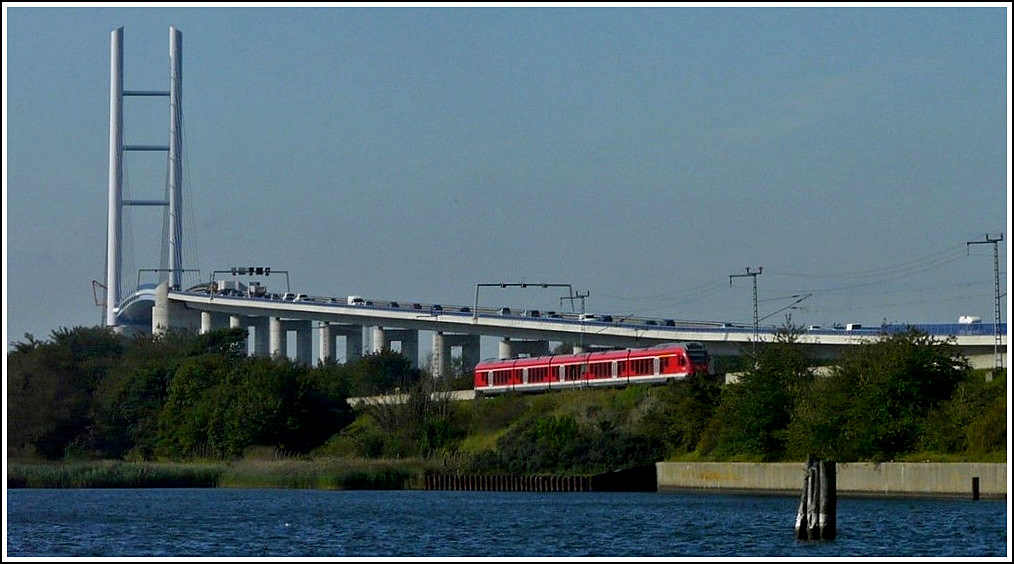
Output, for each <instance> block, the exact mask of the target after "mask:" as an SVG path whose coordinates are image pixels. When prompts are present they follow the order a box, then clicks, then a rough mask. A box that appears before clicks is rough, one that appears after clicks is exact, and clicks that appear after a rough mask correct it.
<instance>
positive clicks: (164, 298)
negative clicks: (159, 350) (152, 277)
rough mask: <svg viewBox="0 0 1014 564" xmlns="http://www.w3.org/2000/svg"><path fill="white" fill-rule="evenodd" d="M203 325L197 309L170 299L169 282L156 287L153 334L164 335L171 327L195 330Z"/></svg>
mask: <svg viewBox="0 0 1014 564" xmlns="http://www.w3.org/2000/svg"><path fill="white" fill-rule="evenodd" d="M200 326H201V318H200V315H199V314H198V312H197V311H196V310H192V309H188V308H187V305H186V304H184V303H181V302H175V301H173V302H170V301H169V282H162V283H161V284H159V285H158V287H156V288H155V305H153V306H152V308H151V334H152V335H164V334H165V333H166V332H168V331H169V330H170V329H183V330H189V331H194V330H197V329H199V328H200Z"/></svg>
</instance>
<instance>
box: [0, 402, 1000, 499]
mask: <svg viewBox="0 0 1014 564" xmlns="http://www.w3.org/2000/svg"><path fill="white" fill-rule="evenodd" d="M660 389H661V388H649V387H644V386H634V387H628V388H622V389H602V390H572V391H562V392H554V393H548V394H539V395H511V396H503V397H494V398H487V399H483V400H478V401H474V402H456V403H455V404H454V405H453V406H452V415H451V418H452V420H453V421H454V425H455V427H457V428H459V429H461V430H462V436H461V437H460V438H459V439H458V440H456V441H455V442H454V443H453V445H451V446H450V447H449V448H447V449H445V450H443V451H441V452H438V453H435V454H434V455H433V456H431V457H430V458H429V459H422V458H401V459H365V458H362V457H358V456H356V455H355V454H354V453H353V452H352V451H351V450H350V448H349V443H350V437H349V436H347V435H344V434H339V435H336V436H335V437H333V438H332V440H331V441H329V442H328V443H327V444H325V445H323V446H322V447H320V448H318V449H317V450H316V451H314V452H313V453H311V454H310V455H307V456H300V457H286V456H279V455H278V454H277V453H275V452H274V451H273V449H270V448H256V449H250V450H249V451H248V452H247V454H246V456H245V457H244V458H243V459H240V460H233V461H222V460H211V459H203V460H193V461H188V462H133V461H61V462H44V461H36V460H8V465H7V487H9V488H15V487H18V488H24V487H28V488H40V487H41V488H131V487H238V488H309V489H330V490H342V489H357V490H362V489H413V488H421V487H422V484H423V480H424V477H425V474H426V473H427V472H432V471H448V470H450V471H454V470H462V469H464V468H466V467H467V463H468V461H469V460H470V459H471V458H472V457H474V456H475V455H477V454H479V453H482V452H486V451H490V450H493V449H495V448H496V447H497V443H498V441H499V440H500V439H501V438H502V437H504V436H505V435H508V434H510V433H512V432H515V431H516V430H517V429H519V428H522V427H523V426H524V425H526V424H529V423H531V421H532V420H533V419H535V418H537V417H547V416H556V417H562V416H567V417H573V418H574V419H575V420H576V421H577V422H578V424H580V425H582V426H594V427H610V428H612V429H617V430H619V431H622V432H626V433H638V432H643V430H644V427H643V423H644V419H645V414H646V413H648V412H649V411H650V410H651V409H652V408H653V407H654V406H655V404H656V402H657V401H658V397H657V396H658V391H659V390H660ZM350 427H351V428H355V424H353V426H350ZM666 460H667V461H688V462H709V461H723V462H738V461H741V462H757V461H758V460H756V459H754V458H751V457H731V458H730V457H725V458H722V459H721V460H719V459H716V458H713V457H710V456H702V455H700V454H699V453H697V452H691V453H683V454H673V455H670V456H668V457H666ZM1006 460H1007V454H1006V451H1001V452H994V453H989V454H984V455H977V456H974V457H969V456H962V455H956V454H953V455H952V454H937V453H921V452H914V453H909V454H907V455H905V456H903V457H899V458H898V459H897V461H898V462H930V461H932V462H1006ZM800 462H802V461H800ZM560 473H564V474H565V473H568V472H560ZM572 473H576V474H587V473H588V472H585V471H577V472H572Z"/></svg>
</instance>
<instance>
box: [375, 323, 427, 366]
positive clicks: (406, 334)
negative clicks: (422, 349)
mask: <svg viewBox="0 0 1014 564" xmlns="http://www.w3.org/2000/svg"><path fill="white" fill-rule="evenodd" d="M394 342H398V343H401V354H403V355H405V357H407V358H408V360H409V362H410V363H411V365H412V368H419V331H417V330H415V329H385V328H383V327H374V328H373V351H374V352H380V351H388V350H391V343H394Z"/></svg>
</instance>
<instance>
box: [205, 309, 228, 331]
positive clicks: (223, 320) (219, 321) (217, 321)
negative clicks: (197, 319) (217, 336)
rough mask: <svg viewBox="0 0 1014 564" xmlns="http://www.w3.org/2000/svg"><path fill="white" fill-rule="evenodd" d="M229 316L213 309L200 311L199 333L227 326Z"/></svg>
mask: <svg viewBox="0 0 1014 564" xmlns="http://www.w3.org/2000/svg"><path fill="white" fill-rule="evenodd" d="M229 323H230V321H229V316H228V315H227V314H224V313H218V312H214V311H202V312H201V334H204V333H209V332H211V331H215V330H218V329H225V328H227V327H229Z"/></svg>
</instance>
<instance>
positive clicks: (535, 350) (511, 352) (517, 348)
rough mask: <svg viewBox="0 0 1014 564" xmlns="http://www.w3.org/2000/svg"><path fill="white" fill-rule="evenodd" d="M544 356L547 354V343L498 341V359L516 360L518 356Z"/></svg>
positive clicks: (540, 341) (505, 339)
mask: <svg viewBox="0 0 1014 564" xmlns="http://www.w3.org/2000/svg"><path fill="white" fill-rule="evenodd" d="M522 354H527V355H531V356H544V355H548V354H549V341H543V340H531V341H512V340H510V339H509V338H507V337H504V338H503V339H500V358H517V357H518V355H522Z"/></svg>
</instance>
